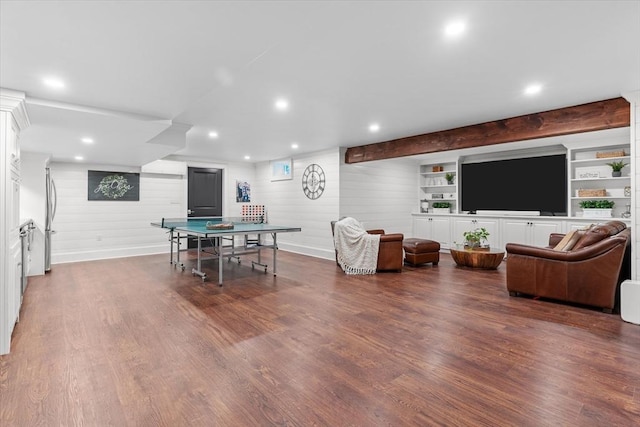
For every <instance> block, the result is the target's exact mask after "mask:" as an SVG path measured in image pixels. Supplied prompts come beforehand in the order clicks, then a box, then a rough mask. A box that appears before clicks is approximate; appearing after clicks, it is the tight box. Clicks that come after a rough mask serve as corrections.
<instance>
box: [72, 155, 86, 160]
mask: <svg viewBox="0 0 640 427" xmlns="http://www.w3.org/2000/svg"><path fill="white" fill-rule="evenodd" d="M74 159H76V160H78V161H80V160H84V157H82V156H75V157H74Z"/></svg>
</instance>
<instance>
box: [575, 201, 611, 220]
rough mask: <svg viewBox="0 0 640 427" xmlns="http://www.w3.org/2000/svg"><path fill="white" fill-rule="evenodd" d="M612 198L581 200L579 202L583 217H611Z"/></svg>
mask: <svg viewBox="0 0 640 427" xmlns="http://www.w3.org/2000/svg"><path fill="white" fill-rule="evenodd" d="M614 205H615V202H614V201H612V200H583V201H581V202H580V207H581V208H582V217H583V218H611V217H612V216H613V215H612V213H613V206H614Z"/></svg>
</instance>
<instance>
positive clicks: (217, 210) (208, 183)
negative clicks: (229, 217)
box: [187, 168, 222, 217]
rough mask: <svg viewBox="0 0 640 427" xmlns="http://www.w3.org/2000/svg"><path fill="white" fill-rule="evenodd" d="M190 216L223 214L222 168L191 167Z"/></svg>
mask: <svg viewBox="0 0 640 427" xmlns="http://www.w3.org/2000/svg"><path fill="white" fill-rule="evenodd" d="M188 179H189V194H188V199H189V200H188V209H189V210H188V211H187V215H188V216H194V217H196V216H222V170H221V169H208V168H189V176H188Z"/></svg>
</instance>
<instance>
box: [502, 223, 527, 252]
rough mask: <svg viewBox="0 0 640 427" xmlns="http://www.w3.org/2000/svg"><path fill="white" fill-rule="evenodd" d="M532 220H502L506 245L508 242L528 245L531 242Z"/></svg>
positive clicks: (503, 240)
mask: <svg viewBox="0 0 640 427" xmlns="http://www.w3.org/2000/svg"><path fill="white" fill-rule="evenodd" d="M529 224H530V222H529V221H524V220H521V219H520V220H518V219H505V220H503V222H502V242H503V245H505V246H506V244H507V243H520V244H523V245H526V244H528V243H529V234H530V233H531V229H530V227H529Z"/></svg>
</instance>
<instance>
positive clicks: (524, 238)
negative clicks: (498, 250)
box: [502, 218, 563, 247]
mask: <svg viewBox="0 0 640 427" xmlns="http://www.w3.org/2000/svg"><path fill="white" fill-rule="evenodd" d="M562 232H563V230H562V221H560V220H549V221H545V220H530V219H510V218H505V219H503V220H502V243H503V246H506V244H507V243H521V244H525V245H532V246H540V247H545V246H547V245H549V235H550V234H551V233H562Z"/></svg>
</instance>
